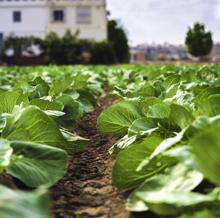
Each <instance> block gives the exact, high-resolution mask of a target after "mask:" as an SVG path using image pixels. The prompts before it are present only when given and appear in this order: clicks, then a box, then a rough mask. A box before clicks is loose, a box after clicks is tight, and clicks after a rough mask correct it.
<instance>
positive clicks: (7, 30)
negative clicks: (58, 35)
mask: <svg viewBox="0 0 220 218" xmlns="http://www.w3.org/2000/svg"><path fill="white" fill-rule="evenodd" d="M13 11H21V22H14V21H13ZM46 19H47V13H46V8H45V6H43V5H35V6H32V5H29V6H22V5H17V6H10V5H4V6H2V5H1V4H0V32H3V34H4V36H8V35H11V34H16V35H18V36H31V35H35V36H39V37H44V36H45V34H46Z"/></svg>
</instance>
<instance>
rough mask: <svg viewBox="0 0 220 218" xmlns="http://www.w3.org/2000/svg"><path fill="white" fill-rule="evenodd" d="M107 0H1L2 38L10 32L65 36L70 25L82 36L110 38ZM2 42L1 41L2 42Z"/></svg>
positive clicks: (17, 34) (0, 34)
mask: <svg viewBox="0 0 220 218" xmlns="http://www.w3.org/2000/svg"><path fill="white" fill-rule="evenodd" d="M106 16H107V12H106V3H105V0H0V40H1V39H3V38H5V37H7V36H12V35H16V36H37V37H42V38H43V37H45V36H46V35H47V34H48V33H49V32H50V31H53V32H56V33H57V34H58V35H59V36H62V35H63V34H64V33H65V31H66V30H67V29H70V30H71V31H72V32H73V33H74V32H76V31H77V30H79V31H80V33H79V38H82V39H90V40H94V41H101V40H104V39H106V38H107V17H106ZM0 44H1V42H0Z"/></svg>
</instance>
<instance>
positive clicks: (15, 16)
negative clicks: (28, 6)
mask: <svg viewBox="0 0 220 218" xmlns="http://www.w3.org/2000/svg"><path fill="white" fill-rule="evenodd" d="M13 21H14V22H15V23H19V22H21V12H20V11H13Z"/></svg>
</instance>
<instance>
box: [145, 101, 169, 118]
mask: <svg viewBox="0 0 220 218" xmlns="http://www.w3.org/2000/svg"><path fill="white" fill-rule="evenodd" d="M170 112H171V109H170V106H169V105H168V104H166V103H159V104H155V105H152V106H150V107H149V111H148V113H147V116H148V117H150V118H157V119H165V118H168V117H169V116H170Z"/></svg>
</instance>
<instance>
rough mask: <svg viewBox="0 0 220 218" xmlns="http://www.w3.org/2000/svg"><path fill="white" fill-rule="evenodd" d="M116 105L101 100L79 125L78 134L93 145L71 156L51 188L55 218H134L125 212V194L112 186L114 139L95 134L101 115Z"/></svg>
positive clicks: (110, 100)
mask: <svg viewBox="0 0 220 218" xmlns="http://www.w3.org/2000/svg"><path fill="white" fill-rule="evenodd" d="M113 101H114V100H113V99H109V98H108V99H102V100H101V102H100V106H99V107H97V108H96V110H95V111H94V112H92V113H89V114H88V115H86V116H85V117H84V118H83V119H82V120H81V121H80V122H79V124H78V127H77V133H78V134H79V135H80V136H83V137H86V138H89V139H90V140H91V143H90V145H89V146H88V148H87V149H86V150H84V151H83V152H81V153H78V154H75V155H72V156H70V159H69V160H70V161H69V168H68V172H67V174H66V175H65V177H64V178H63V179H62V180H61V181H60V182H59V183H58V184H57V185H55V186H54V187H53V188H52V197H53V200H54V201H53V210H52V213H53V215H54V217H55V218H74V217H76V218H90V217H94V218H131V215H130V214H129V212H127V211H126V209H125V202H126V193H123V192H122V191H119V190H117V189H116V188H115V187H113V186H112V181H111V170H112V165H113V163H114V160H113V158H112V157H111V156H110V155H109V154H108V149H109V148H110V147H111V146H112V145H113V143H114V142H115V139H114V138H113V137H110V136H103V135H100V134H99V133H98V132H97V131H96V120H97V117H98V115H99V114H100V113H101V111H102V110H103V109H104V108H105V107H108V106H109V105H111V104H112V102H113Z"/></svg>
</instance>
